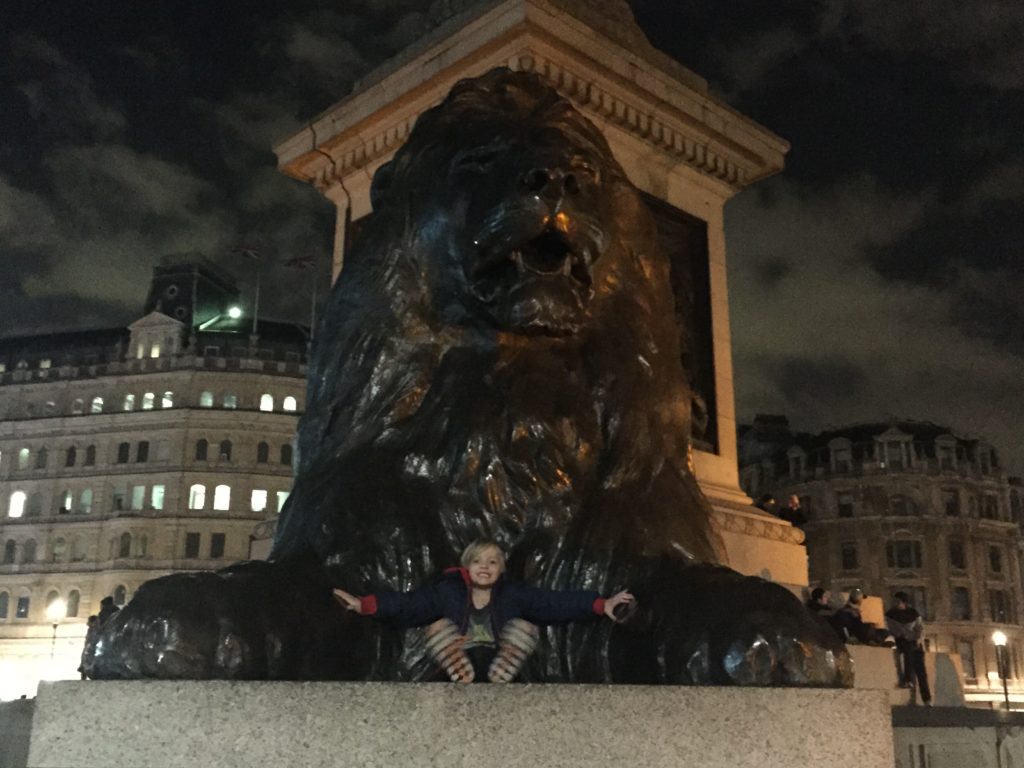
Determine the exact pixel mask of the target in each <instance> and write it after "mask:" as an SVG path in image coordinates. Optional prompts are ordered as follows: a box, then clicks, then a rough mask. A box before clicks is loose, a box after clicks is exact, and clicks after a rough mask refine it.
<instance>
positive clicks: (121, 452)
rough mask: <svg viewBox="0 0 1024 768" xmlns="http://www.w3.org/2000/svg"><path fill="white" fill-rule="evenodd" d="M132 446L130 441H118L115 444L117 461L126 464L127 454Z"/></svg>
mask: <svg viewBox="0 0 1024 768" xmlns="http://www.w3.org/2000/svg"><path fill="white" fill-rule="evenodd" d="M131 449H132V446H131V444H130V443H118V444H117V463H118V464H127V463H128V454H129V453H130V452H131Z"/></svg>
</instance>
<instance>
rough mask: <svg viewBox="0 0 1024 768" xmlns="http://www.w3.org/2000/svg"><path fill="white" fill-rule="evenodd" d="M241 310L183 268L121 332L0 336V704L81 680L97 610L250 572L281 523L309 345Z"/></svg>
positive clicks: (220, 288) (303, 333)
mask: <svg viewBox="0 0 1024 768" xmlns="http://www.w3.org/2000/svg"><path fill="white" fill-rule="evenodd" d="M236 298H237V290H236V289H235V288H234V284H233V282H232V280H231V279H230V277H229V276H226V275H224V274H223V273H220V271H219V270H218V269H217V268H216V267H214V266H213V265H210V264H203V263H192V262H190V263H179V262H176V261H173V260H172V261H169V262H167V263H165V264H163V265H161V267H158V268H157V270H156V272H155V274H154V279H153V284H152V285H151V287H150V292H149V298H148V299H147V301H146V304H145V312H144V315H143V316H142V317H141V318H140V319H139V320H138V321H136V322H135V323H133V324H132V325H131V326H129V327H128V328H126V329H100V330H86V331H76V332H73V333H63V334H51V335H45V336H35V337H22V338H8V339H0V548H2V551H0V699H9V698H16V697H18V696H20V695H23V694H25V695H30V696H31V695H32V694H33V693H34V690H35V685H36V682H37V681H38V680H39V679H61V678H68V677H74V676H76V674H77V673H76V669H77V667H78V663H79V655H80V653H81V649H82V644H83V640H84V637H85V624H86V619H87V617H88V616H89V615H90V614H94V613H96V612H97V611H98V610H99V603H100V600H101V599H102V598H103V597H105V596H107V595H110V596H112V597H113V598H114V601H115V603H117V604H119V605H123V604H124V603H125V602H126V601H127V600H129V599H131V597H132V595H133V594H134V592H135V591H136V590H137V589H138V588H139V586H140V585H141V584H142V583H143V582H145V581H147V580H149V579H152V578H155V577H157V576H162V575H165V574H168V573H173V572H175V571H188V570H201V569H212V568H217V567H222V566H224V565H227V564H229V563H232V562H235V561H237V560H241V559H244V558H246V557H248V556H249V553H250V541H251V539H252V537H253V534H254V531H255V529H256V528H257V527H258V525H259V524H260V523H261V522H263V521H265V520H266V519H267V518H272V517H273V516H274V515H276V513H277V512H279V511H280V508H281V506H282V505H283V504H284V501H285V499H286V498H287V495H288V491H289V488H290V487H291V476H292V472H291V469H292V467H291V465H292V438H293V435H294V432H295V427H296V422H297V418H298V416H299V414H300V413H301V411H302V409H303V400H304V394H305V375H306V352H307V346H308V337H307V336H308V334H307V330H306V329H305V328H301V327H298V326H294V325H289V324H284V323H275V322H265V321H261V322H259V323H258V326H257V328H256V333H255V334H253V333H252V330H253V329H252V318H251V317H246V316H244V315H239V312H238V310H237V309H236V308H233V306H232V305H233V302H234V301H235V300H236ZM193 308H196V311H193ZM165 310H166V311H167V312H169V314H165V312H164V311H165ZM55 604H56V605H55Z"/></svg>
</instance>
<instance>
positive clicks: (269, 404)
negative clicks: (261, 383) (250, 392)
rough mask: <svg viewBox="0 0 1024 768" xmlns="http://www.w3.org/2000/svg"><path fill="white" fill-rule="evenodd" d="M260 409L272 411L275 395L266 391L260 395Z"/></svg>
mask: <svg viewBox="0 0 1024 768" xmlns="http://www.w3.org/2000/svg"><path fill="white" fill-rule="evenodd" d="M260 410H261V411H272V410H274V396H273V395H269V394H266V393H264V394H263V395H261V396H260Z"/></svg>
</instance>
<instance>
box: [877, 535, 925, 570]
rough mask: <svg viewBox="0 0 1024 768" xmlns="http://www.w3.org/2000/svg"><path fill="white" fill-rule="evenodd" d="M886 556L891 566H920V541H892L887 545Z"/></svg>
mask: <svg viewBox="0 0 1024 768" xmlns="http://www.w3.org/2000/svg"><path fill="white" fill-rule="evenodd" d="M885 557H886V560H887V561H888V564H889V567H890V568H920V567H921V542H920V541H890V542H888V543H887V544H886V545H885Z"/></svg>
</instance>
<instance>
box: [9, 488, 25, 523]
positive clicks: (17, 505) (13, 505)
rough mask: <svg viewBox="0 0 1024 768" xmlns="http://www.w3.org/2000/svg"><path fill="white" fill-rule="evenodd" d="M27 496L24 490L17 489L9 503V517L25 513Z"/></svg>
mask: <svg viewBox="0 0 1024 768" xmlns="http://www.w3.org/2000/svg"><path fill="white" fill-rule="evenodd" d="M26 498H27V496H26V495H25V492H24V491H15V492H14V493H12V494H11V500H10V501H9V502H8V504H7V516H8V517H21V516H22V515H23V514H25V499H26Z"/></svg>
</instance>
